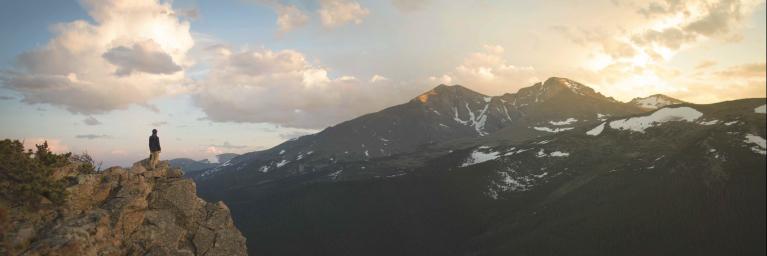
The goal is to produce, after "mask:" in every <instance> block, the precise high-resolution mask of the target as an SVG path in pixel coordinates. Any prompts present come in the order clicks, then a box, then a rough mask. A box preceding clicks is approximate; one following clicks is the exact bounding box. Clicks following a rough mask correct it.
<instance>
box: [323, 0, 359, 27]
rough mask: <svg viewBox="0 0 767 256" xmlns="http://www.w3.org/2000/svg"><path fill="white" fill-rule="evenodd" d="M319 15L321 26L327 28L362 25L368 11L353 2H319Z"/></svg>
mask: <svg viewBox="0 0 767 256" xmlns="http://www.w3.org/2000/svg"><path fill="white" fill-rule="evenodd" d="M317 12H318V13H319V15H320V20H321V21H322V25H323V26H325V27H328V28H332V27H338V26H341V25H344V24H347V23H352V22H353V23H355V24H360V23H362V19H363V18H365V17H366V16H368V14H370V11H369V10H368V9H367V8H365V7H362V5H360V3H358V2H357V1H353V0H320V9H319V10H318V11H317Z"/></svg>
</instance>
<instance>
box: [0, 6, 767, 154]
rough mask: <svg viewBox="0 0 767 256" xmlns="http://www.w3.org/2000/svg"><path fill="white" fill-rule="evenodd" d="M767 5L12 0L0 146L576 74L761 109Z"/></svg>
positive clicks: (245, 126)
mask: <svg viewBox="0 0 767 256" xmlns="http://www.w3.org/2000/svg"><path fill="white" fill-rule="evenodd" d="M765 20H766V17H765V2H764V1H762V0H740V1H738V0H688V1H679V0H646V1H639V0H588V1H585V0H569V1H564V0H536V1H495V0H450V1H447V0H376V1H372V0H371V1H367V0H218V1H203V0H176V1H160V0H81V1H64V0H3V8H2V9H0V34H2V35H4V36H3V37H2V38H0V123H2V125H0V137H2V138H10V139H19V140H24V142H25V144H27V145H28V146H31V145H34V144H35V143H40V142H41V141H48V142H49V144H50V146H51V147H52V149H53V150H54V151H58V152H69V151H71V152H74V153H84V152H86V153H88V154H91V155H92V156H93V157H94V158H95V159H97V161H102V162H103V163H104V166H111V165H130V164H131V163H133V162H135V161H138V160H140V159H142V158H145V157H147V155H148V153H149V152H148V149H147V137H148V136H149V135H150V131H151V129H153V128H156V129H158V130H159V136H160V138H161V143H162V147H163V153H162V155H161V157H162V158H176V157H189V158H193V159H206V158H207V159H214V156H215V155H216V154H221V153H230V152H231V153H245V152H250V151H255V150H261V149H267V148H270V147H272V146H274V145H277V144H279V143H281V142H282V141H285V140H287V139H291V138H295V137H298V136H302V135H306V134H310V133H314V132H317V131H320V130H322V129H324V128H326V127H329V126H332V125H334V124H337V123H339V122H342V121H344V120H349V119H352V118H354V117H357V116H359V115H362V114H365V113H370V112H375V111H378V110H381V109H383V108H385V107H388V106H392V105H396V104H401V103H404V102H407V101H408V100H409V99H411V98H413V97H415V96H416V95H418V94H420V93H422V92H424V91H428V90H429V89H431V88H433V87H435V86H436V85H439V84H460V85H463V86H466V87H468V88H470V89H472V90H475V91H478V92H481V93H484V94H487V95H501V94H504V93H514V92H516V91H517V90H518V89H519V88H522V87H527V86H530V85H533V84H534V83H536V82H539V81H543V80H545V79H546V78H548V77H553V76H556V77H567V78H570V79H573V80H576V81H578V82H581V83H584V84H586V85H588V86H591V87H593V88H594V89H595V90H597V91H599V92H601V93H603V94H605V95H607V96H611V97H614V98H616V99H618V100H622V101H628V100H631V99H632V98H634V97H644V96H648V95H652V94H656V93H662V94H666V95H669V96H672V97H676V98H679V99H682V100H685V101H689V102H693V103H701V104H704V103H713V102H719V101H725V100H732V99H740V98H756V97H761V98H763V97H766V96H767V95H766V94H767V93H766V92H765V77H767V75H766V74H765V72H766V71H765V58H766V57H765V56H766V52H765V45H766V43H765V37H766V34H767V32H765Z"/></svg>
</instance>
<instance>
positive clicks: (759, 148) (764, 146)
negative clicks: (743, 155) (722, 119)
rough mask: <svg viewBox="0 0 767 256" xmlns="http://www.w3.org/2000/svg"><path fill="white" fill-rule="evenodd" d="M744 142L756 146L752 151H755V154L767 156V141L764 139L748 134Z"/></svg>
mask: <svg viewBox="0 0 767 256" xmlns="http://www.w3.org/2000/svg"><path fill="white" fill-rule="evenodd" d="M743 142H745V143H746V144H754V146H752V147H751V151H754V153H757V154H760V155H766V154H767V141H765V140H764V138H762V137H760V136H759V135H753V134H750V133H748V134H746V136H745V139H744V140H743Z"/></svg>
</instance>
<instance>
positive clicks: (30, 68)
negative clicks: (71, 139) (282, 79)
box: [0, 0, 194, 114]
mask: <svg viewBox="0 0 767 256" xmlns="http://www.w3.org/2000/svg"><path fill="white" fill-rule="evenodd" d="M81 3H82V5H83V6H84V8H85V9H86V10H87V11H88V14H89V15H90V17H91V19H92V22H91V21H86V20H76V21H72V22H69V23H60V24H56V25H55V26H53V33H54V36H53V37H52V39H51V40H50V41H49V42H48V43H47V44H46V45H44V46H42V47H40V48H37V49H34V50H31V51H28V52H25V53H22V54H21V55H19V56H18V57H17V63H16V65H15V66H13V68H12V69H11V70H5V71H4V72H2V73H0V76H2V79H0V80H2V81H3V85H4V86H5V87H7V88H9V89H11V90H14V91H17V92H19V93H20V94H21V95H22V97H23V98H22V101H23V102H25V103H30V104H37V103H47V104H51V105H56V106H60V107H63V108H65V109H67V110H69V111H71V112H74V113H84V114H95V113H104V112H108V111H111V110H115V109H124V108H126V107H128V106H129V105H132V104H139V105H140V104H146V102H147V101H149V100H150V99H153V98H156V97H160V96H164V95H168V94H174V93H179V92H183V91H185V90H186V88H185V87H184V86H183V84H184V83H185V82H186V78H185V72H184V70H183V68H184V67H188V66H191V65H192V64H193V63H192V61H191V59H190V58H188V57H187V52H188V51H189V50H190V49H191V48H192V46H193V45H194V41H193V39H192V36H191V34H190V32H189V26H190V25H189V22H188V21H185V20H182V19H180V18H179V16H177V15H176V14H175V13H174V10H173V9H172V7H171V6H170V3H160V2H157V1H154V0H135V1H134V0H114V1H96V0H84V1H81ZM115 74H119V75H115ZM128 74H130V75H128Z"/></svg>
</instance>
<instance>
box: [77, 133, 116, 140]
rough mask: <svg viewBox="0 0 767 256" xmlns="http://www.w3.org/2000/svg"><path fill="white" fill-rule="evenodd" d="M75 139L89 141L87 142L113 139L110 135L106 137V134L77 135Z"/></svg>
mask: <svg viewBox="0 0 767 256" xmlns="http://www.w3.org/2000/svg"><path fill="white" fill-rule="evenodd" d="M75 138H78V139H87V140H95V139H107V138H111V137H110V136H109V135H106V134H78V135H75Z"/></svg>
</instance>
